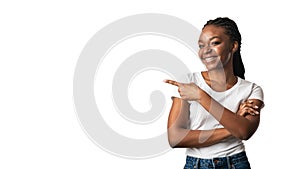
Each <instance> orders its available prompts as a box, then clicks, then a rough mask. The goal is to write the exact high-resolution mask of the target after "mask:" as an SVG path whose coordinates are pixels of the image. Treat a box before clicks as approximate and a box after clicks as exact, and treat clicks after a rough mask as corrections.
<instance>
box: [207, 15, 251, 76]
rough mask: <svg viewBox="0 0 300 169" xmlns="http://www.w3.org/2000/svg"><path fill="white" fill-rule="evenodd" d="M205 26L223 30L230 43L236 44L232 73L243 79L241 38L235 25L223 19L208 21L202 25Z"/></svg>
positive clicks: (227, 19)
mask: <svg viewBox="0 0 300 169" xmlns="http://www.w3.org/2000/svg"><path fill="white" fill-rule="evenodd" d="M207 25H215V26H219V27H222V28H224V29H225V33H226V34H227V35H228V36H229V37H230V39H231V41H232V42H234V41H237V42H238V44H239V47H238V50H237V51H236V52H235V53H234V54H233V73H234V75H235V76H238V77H240V78H242V79H245V67H244V64H243V61H242V57H241V44H242V42H241V41H242V37H241V34H240V32H239V29H238V27H237V25H236V23H235V22H234V21H233V20H231V19H229V18H227V17H225V18H216V19H214V20H209V21H207V23H206V24H205V25H204V27H205V26H207ZM204 27H203V28H204Z"/></svg>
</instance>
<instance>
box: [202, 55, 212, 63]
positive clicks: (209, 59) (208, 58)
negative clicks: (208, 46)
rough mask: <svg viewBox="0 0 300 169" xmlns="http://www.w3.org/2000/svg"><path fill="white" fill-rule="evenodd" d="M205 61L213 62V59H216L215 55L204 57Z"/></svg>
mask: <svg viewBox="0 0 300 169" xmlns="http://www.w3.org/2000/svg"><path fill="white" fill-rule="evenodd" d="M203 60H204V61H205V62H211V61H213V60H215V57H213V56H212V57H207V58H204V59H203Z"/></svg>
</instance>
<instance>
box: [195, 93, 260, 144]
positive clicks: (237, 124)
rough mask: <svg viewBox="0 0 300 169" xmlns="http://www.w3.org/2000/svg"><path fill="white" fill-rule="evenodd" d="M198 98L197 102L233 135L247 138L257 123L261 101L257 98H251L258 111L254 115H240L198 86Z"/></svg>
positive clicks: (256, 126) (253, 131) (254, 129)
mask: <svg viewBox="0 0 300 169" xmlns="http://www.w3.org/2000/svg"><path fill="white" fill-rule="evenodd" d="M199 90H200V91H199V93H200V99H199V100H198V102H199V103H200V104H201V105H202V106H203V107H204V108H205V109H206V110H207V111H208V112H209V113H211V115H212V116H214V117H215V118H216V119H217V120H218V121H219V122H220V123H221V124H222V125H223V126H224V127H225V128H226V129H227V130H228V131H229V132H230V133H231V134H232V135H233V136H235V137H237V138H240V139H242V140H247V139H249V138H250V137H251V136H252V135H253V134H254V133H255V131H256V129H257V128H258V125H259V120H260V115H259V111H260V109H261V107H262V105H263V102H262V101H260V100H258V99H251V101H252V103H253V105H255V106H256V111H257V112H258V113H257V114H256V115H255V116H240V115H238V113H234V112H232V111H230V110H228V109H226V108H225V107H223V106H222V105H221V104H220V103H218V102H217V101H216V100H214V99H213V98H211V97H210V96H209V95H208V94H207V93H205V92H204V91H203V90H201V89H200V88H199Z"/></svg>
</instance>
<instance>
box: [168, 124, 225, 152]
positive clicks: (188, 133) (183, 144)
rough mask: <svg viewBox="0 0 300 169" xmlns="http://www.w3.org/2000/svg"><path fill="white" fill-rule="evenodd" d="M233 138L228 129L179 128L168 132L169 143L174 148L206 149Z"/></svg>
mask: <svg viewBox="0 0 300 169" xmlns="http://www.w3.org/2000/svg"><path fill="white" fill-rule="evenodd" d="M229 136H231V134H230V132H229V131H228V130H226V129H214V130H188V129H184V128H177V129H173V130H169V131H168V138H169V143H170V145H171V146H172V147H174V148H199V147H206V146H210V145H213V144H216V143H219V142H220V141H221V140H224V139H225V138H227V137H229Z"/></svg>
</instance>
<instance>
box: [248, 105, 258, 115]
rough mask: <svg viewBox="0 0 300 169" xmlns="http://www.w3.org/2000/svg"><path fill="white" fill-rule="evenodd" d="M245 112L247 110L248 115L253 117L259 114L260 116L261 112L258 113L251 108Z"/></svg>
mask: <svg viewBox="0 0 300 169" xmlns="http://www.w3.org/2000/svg"><path fill="white" fill-rule="evenodd" d="M245 110H246V111H247V112H248V113H250V114H251V115H258V114H259V112H258V111H257V110H255V109H253V108H251V107H247V108H246V109H245Z"/></svg>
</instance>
